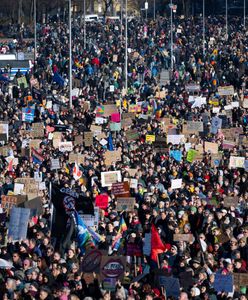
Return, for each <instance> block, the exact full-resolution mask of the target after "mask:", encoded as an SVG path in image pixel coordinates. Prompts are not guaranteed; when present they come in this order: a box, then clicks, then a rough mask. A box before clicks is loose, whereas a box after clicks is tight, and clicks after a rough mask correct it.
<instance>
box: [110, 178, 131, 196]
mask: <svg viewBox="0 0 248 300" xmlns="http://www.w3.org/2000/svg"><path fill="white" fill-rule="evenodd" d="M111 192H112V194H113V195H115V197H129V196H130V191H129V182H128V181H124V182H115V183H113V184H112V188H111Z"/></svg>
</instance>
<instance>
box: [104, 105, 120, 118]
mask: <svg viewBox="0 0 248 300" xmlns="http://www.w3.org/2000/svg"><path fill="white" fill-rule="evenodd" d="M114 113H118V109H117V107H116V105H115V104H106V105H103V114H102V116H103V117H109V116H111V115H112V114H114Z"/></svg>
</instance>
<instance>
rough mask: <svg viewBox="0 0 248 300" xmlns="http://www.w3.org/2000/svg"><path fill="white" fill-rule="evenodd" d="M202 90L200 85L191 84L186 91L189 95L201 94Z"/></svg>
mask: <svg viewBox="0 0 248 300" xmlns="http://www.w3.org/2000/svg"><path fill="white" fill-rule="evenodd" d="M200 89H201V87H200V85H199V84H194V83H190V84H186V85H185V90H186V91H187V92H188V93H192V92H193V93H194V92H199V91H200Z"/></svg>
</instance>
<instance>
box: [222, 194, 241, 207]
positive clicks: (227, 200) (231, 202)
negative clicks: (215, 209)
mask: <svg viewBox="0 0 248 300" xmlns="http://www.w3.org/2000/svg"><path fill="white" fill-rule="evenodd" d="M238 203H239V197H238V196H225V197H224V206H226V207H230V206H234V207H236V206H237V205H238Z"/></svg>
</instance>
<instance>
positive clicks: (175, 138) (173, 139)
mask: <svg viewBox="0 0 248 300" xmlns="http://www.w3.org/2000/svg"><path fill="white" fill-rule="evenodd" d="M183 141H184V135H183V134H178V135H167V144H169V143H171V144H172V145H178V144H180V143H183Z"/></svg>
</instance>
